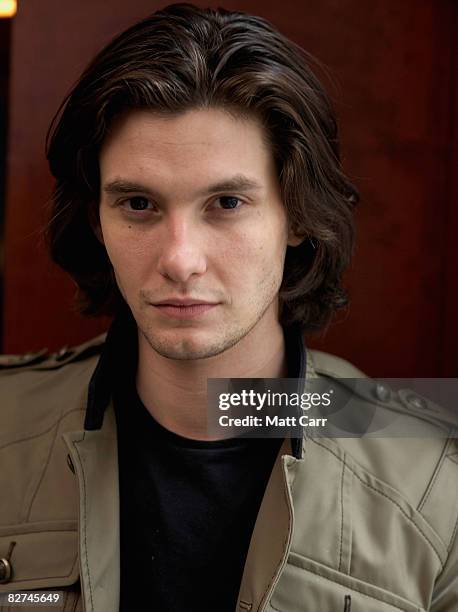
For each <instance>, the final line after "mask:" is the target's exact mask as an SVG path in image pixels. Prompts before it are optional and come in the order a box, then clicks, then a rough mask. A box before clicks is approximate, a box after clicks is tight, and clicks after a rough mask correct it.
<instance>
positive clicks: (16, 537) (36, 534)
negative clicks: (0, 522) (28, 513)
mask: <svg viewBox="0 0 458 612" xmlns="http://www.w3.org/2000/svg"><path fill="white" fill-rule="evenodd" d="M62 523H65V524H58V525H56V524H54V525H52V526H50V525H49V523H48V524H47V525H41V529H39V526H38V525H37V524H35V526H34V530H28V531H27V532H25V531H24V526H20V527H18V528H17V529H16V530H14V528H13V527H8V528H6V529H0V558H3V559H5V558H6V556H7V554H8V551H10V552H11V554H10V557H9V566H10V568H11V576H10V578H9V580H8V581H7V582H4V583H3V584H0V592H8V591H16V590H20V589H29V590H30V589H42V588H49V587H58V586H68V585H70V584H73V583H75V582H76V581H77V580H78V577H79V563H78V533H77V526H76V524H75V522H74V521H62ZM29 527H30V526H29ZM5 532H7V533H5ZM13 543H15V544H14V545H13Z"/></svg>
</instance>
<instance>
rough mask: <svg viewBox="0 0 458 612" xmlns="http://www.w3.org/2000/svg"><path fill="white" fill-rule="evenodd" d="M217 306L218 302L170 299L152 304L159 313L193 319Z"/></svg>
mask: <svg viewBox="0 0 458 612" xmlns="http://www.w3.org/2000/svg"><path fill="white" fill-rule="evenodd" d="M217 306H218V303H210V302H197V301H195V300H180V301H177V300H172V301H164V302H158V303H156V304H154V307H155V308H156V309H157V310H158V311H159V312H160V313H161V314H163V315H165V316H167V317H171V318H173V319H193V318H196V317H200V316H203V315H204V314H205V313H207V312H208V311H210V310H213V309H214V308H216V307H217Z"/></svg>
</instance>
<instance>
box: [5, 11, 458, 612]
mask: <svg viewBox="0 0 458 612" xmlns="http://www.w3.org/2000/svg"><path fill="white" fill-rule="evenodd" d="M309 63H310V58H308V56H307V55H306V54H305V53H304V52H302V51H301V50H300V49H299V48H297V47H296V46H295V45H294V44H293V43H292V42H291V41H289V40H287V39H286V38H285V37H283V36H282V35H281V34H280V33H278V32H277V31H276V30H275V29H274V28H273V27H272V26H271V25H270V24H268V23H267V22H265V21H264V20H262V19H260V18H257V17H252V16H248V15H244V14H241V13H231V12H226V11H224V10H210V9H209V10H203V9H198V8H195V7H193V6H191V5H171V6H170V7H167V8H166V9H164V10H162V11H159V12H157V13H155V14H153V15H152V16H151V17H149V18H147V19H146V20H144V21H142V22H140V23H138V24H136V25H134V26H133V27H131V28H130V29H129V30H127V31H126V32H124V33H122V34H121V35H120V36H118V37H117V38H116V39H115V40H114V41H113V42H112V43H110V44H109V45H108V46H107V47H106V48H105V49H104V50H102V52H101V53H100V54H99V55H98V56H97V57H96V58H95V59H94V60H93V62H92V63H91V64H90V66H89V67H88V68H87V70H86V71H85V73H84V74H83V75H82V77H81V79H80V80H79V82H78V83H77V85H76V86H75V88H74V89H73V91H72V92H71V94H70V95H69V96H68V98H67V99H66V101H65V103H64V105H63V106H62V112H61V113H60V115H59V116H58V118H57V119H56V121H55V122H54V125H53V128H52V131H51V134H50V140H49V148H48V157H49V161H50V167H51V171H52V172H53V174H54V176H55V178H56V189H55V193H54V199H53V211H52V216H51V220H50V223H49V227H48V235H49V240H50V247H51V253H52V255H53V258H54V260H55V261H56V262H58V263H59V264H60V265H61V266H62V267H63V268H64V269H65V270H67V271H68V272H69V273H70V274H71V275H72V276H73V278H74V279H75V281H76V282H77V284H78V287H79V289H80V305H81V309H82V311H83V312H85V313H86V314H101V313H110V314H113V315H114V322H113V325H112V327H111V328H110V330H109V332H108V335H107V337H106V340H104V339H103V338H99V339H96V340H95V341H91V342H88V343H86V344H85V345H82V346H80V347H77V348H75V349H73V350H71V351H63V352H62V353H60V354H56V355H53V356H51V357H49V358H47V359H44V358H41V357H39V356H31V357H30V359H29V362H28V363H25V364H23V365H18V363H19V362H16V365H12V367H5V371H4V375H3V376H2V381H1V383H2V387H1V389H2V408H3V410H4V412H5V414H6V416H4V420H3V423H4V424H5V425H6V427H5V429H6V431H5V432H4V433H3V434H2V451H1V452H2V453H3V454H2V457H3V466H5V468H6V469H4V470H2V492H3V495H4V502H3V503H2V510H1V512H2V521H1V525H2V528H1V529H2V530H1V536H2V538H1V547H2V548H1V550H0V556H1V557H2V559H1V561H0V579H1V582H2V584H1V585H0V586H1V591H2V592H4V593H6V592H12V591H16V590H20V589H21V590H28V591H34V592H36V591H39V592H41V593H47V592H51V591H52V592H54V591H62V592H63V598H64V601H65V608H64V609H65V610H85V611H87V612H92V611H94V612H113V611H114V610H118V609H121V610H129V611H130V610H147V609H151V610H158V611H160V612H168V611H176V612H180V611H185V610H186V611H193V610H215V611H216V610H218V611H219V612H220V611H242V610H253V611H254V610H257V611H258V610H259V611H261V610H281V611H282V612H288V611H291V612H293V611H299V610H304V611H305V610H307V611H317V610H319V611H321V610H323V611H325V610H333V611H334V610H335V611H339V610H341V611H346V612H348V611H350V610H353V612H355V611H357V610H364V611H365V612H371V611H378V610H380V611H381V610H384V611H387V612H388V611H390V610H404V611H406V612H409V611H413V610H432V611H434V612H439V611H447V612H452V610H457V609H458V581H457V570H458V552H457V544H456V525H457V517H458V485H457V482H458V460H457V457H458V447H457V445H456V440H455V439H454V438H453V423H452V422H450V423H444V422H443V421H441V420H440V419H439V418H437V419H435V418H434V415H433V416H432V412H431V409H430V407H429V404H428V403H427V402H425V401H424V400H422V399H421V398H418V397H416V396H413V398H414V400H415V401H412V396H409V397H410V399H409V398H407V399H406V398H405V397H404V396H403V395H399V394H396V393H394V392H390V390H389V389H387V388H384V387H380V386H376V385H375V384H374V385H371V383H370V382H369V383H368V384H369V387H368V388H369V392H368V393H367V394H366V395H364V394H362V395H361V396H360V397H359V399H358V401H359V404H358V406H359V409H360V410H363V411H364V410H369V409H371V408H373V407H374V406H375V407H377V408H379V409H380V410H392V411H399V410H404V412H405V411H408V412H409V415H408V418H409V419H411V420H412V421H421V423H426V420H429V421H430V422H428V423H427V424H426V425H424V427H426V430H424V431H426V432H427V433H426V434H425V438H424V439H418V438H408V439H399V438H391V439H388V438H385V439H365V438H361V439H358V438H342V439H331V438H314V437H311V436H308V435H305V432H304V437H299V438H298V437H293V438H289V437H285V438H284V439H282V438H265V439H263V438H261V439H251V438H249V437H245V436H242V437H233V438H229V439H223V438H224V436H223V435H221V436H216V439H215V436H214V435H213V434H212V433H211V432H209V430H208V427H207V395H206V393H207V380H208V379H210V378H229V377H230V378H274V379H276V378H296V379H299V378H306V379H313V378H323V379H328V380H333V379H335V378H336V377H347V378H356V377H359V376H362V374H361V372H359V371H358V370H357V369H356V368H354V367H353V366H351V365H350V364H348V363H347V362H345V361H343V360H341V359H339V358H337V357H333V356H330V355H326V354H323V353H318V352H313V351H309V350H307V351H306V349H305V347H304V344H303V334H304V333H305V332H307V331H310V330H314V329H318V328H320V327H322V326H324V325H325V324H326V323H327V322H328V321H329V320H330V317H331V316H332V314H333V312H334V311H335V310H336V309H337V308H339V307H341V306H343V305H344V304H345V294H344V292H343V290H342V288H341V277H342V274H343V271H344V270H345V268H346V266H347V264H348V262H349V258H350V254H351V247H352V241H353V222H352V208H353V205H354V203H355V201H356V200H357V193H356V190H355V189H354V188H353V186H352V185H351V184H350V182H349V181H348V180H347V178H346V177H345V176H344V174H343V173H342V170H341V167H340V163H339V157H338V145H337V131H336V124H335V120H334V116H333V113H332V110H331V108H330V105H329V102H328V99H327V97H326V94H325V92H324V91H323V88H322V86H321V85H320V83H319V82H318V81H317V79H316V77H315V76H314V75H313V73H312V72H311V70H310V67H309ZM441 428H442V429H444V430H445V431H446V433H448V434H450V435H449V436H448V437H447V435H442V436H441V437H438V436H437V435H434V433H432V432H437V431H439V430H441ZM3 479H4V480H3ZM5 492H6V494H5ZM0 609H7V608H6V607H4V608H2V607H0Z"/></svg>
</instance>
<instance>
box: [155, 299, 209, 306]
mask: <svg viewBox="0 0 458 612" xmlns="http://www.w3.org/2000/svg"><path fill="white" fill-rule="evenodd" d="M216 303H217V302H205V301H203V300H193V299H187V300H177V299H168V300H162V301H161V302H155V303H154V306H178V307H180V306H181V307H187V306H196V305H200V304H203V305H208V306H214V305H215V304H216Z"/></svg>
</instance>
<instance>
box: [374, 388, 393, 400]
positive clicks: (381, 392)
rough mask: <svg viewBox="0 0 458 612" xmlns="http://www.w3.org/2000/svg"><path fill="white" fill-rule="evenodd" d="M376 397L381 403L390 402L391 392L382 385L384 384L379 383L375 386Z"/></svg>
mask: <svg viewBox="0 0 458 612" xmlns="http://www.w3.org/2000/svg"><path fill="white" fill-rule="evenodd" d="M375 397H376V398H377V399H378V400H380V401H381V402H387V401H389V399H390V397H391V390H390V388H389V387H387V386H386V385H382V383H377V384H376V385H375Z"/></svg>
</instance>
